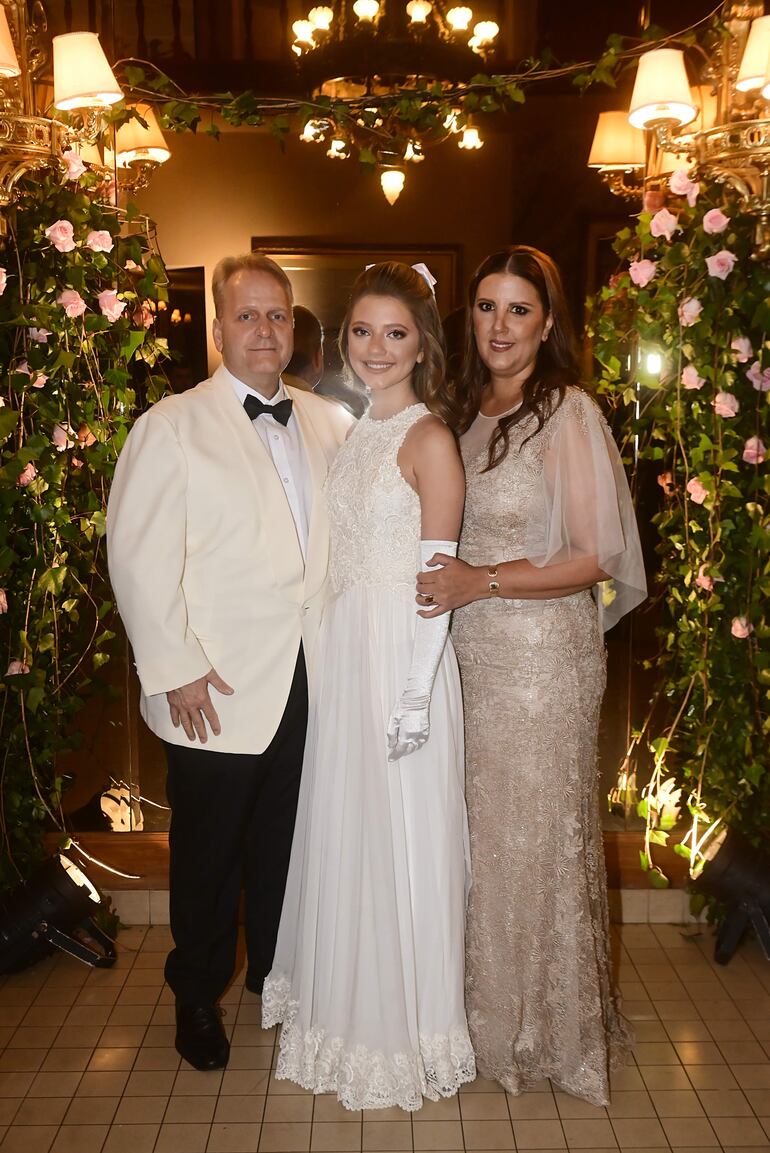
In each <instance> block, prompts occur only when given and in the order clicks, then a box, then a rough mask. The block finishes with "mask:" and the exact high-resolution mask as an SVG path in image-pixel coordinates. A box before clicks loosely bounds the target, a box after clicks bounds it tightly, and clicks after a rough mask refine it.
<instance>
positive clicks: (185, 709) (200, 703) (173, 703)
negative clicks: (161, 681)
mask: <svg viewBox="0 0 770 1153" xmlns="http://www.w3.org/2000/svg"><path fill="white" fill-rule="evenodd" d="M209 685H211V686H212V688H215V689H216V690H217V692H218V693H222V694H223V695H224V696H226V697H230V696H232V694H233V693H234V692H235V689H231V688H230V686H229V685H228V684H225V682H224V681H223V680H222V678H221V677H220V675H219V673H217V672H216V671H215V670H214V669H209V671H208V672H207V673H206V675H205V676H203V677H199V678H198V680H197V681H191V682H190V684H189V685H182V687H181V688H180V689H172V690H171V692H169V693H166V700H167V701H168V707H169V709H170V710H171V723H172V725H173V726H174V728H175V729H178V728H179V726H180V725H181V726H182V728H183V729H184V731H185V733H186V734H187V739H188V740H190V741H194V740H195V737H196V736H197V737H198V740H199V741H200V743H201V744H202V745H205V743H206V741H207V740H208V733H207V732H206V721H208V723H209V725H210V727H211V731H212V733H213V734H214V736H215V737H218V736H219V734H220V733H221V731H222V728H221V725H220V724H219V717H218V716H217V710H216V709H215V708H214V706H213V704H212V703H211V698H210V696H209Z"/></svg>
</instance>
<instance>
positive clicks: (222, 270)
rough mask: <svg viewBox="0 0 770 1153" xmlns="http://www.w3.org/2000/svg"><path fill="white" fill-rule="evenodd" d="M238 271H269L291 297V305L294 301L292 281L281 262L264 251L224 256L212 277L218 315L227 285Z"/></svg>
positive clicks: (220, 311)
mask: <svg viewBox="0 0 770 1153" xmlns="http://www.w3.org/2000/svg"><path fill="white" fill-rule="evenodd" d="M236 272H265V273H267V275H268V276H272V277H273V279H274V280H277V281H278V283H279V284H280V285H281V287H282V288H283V289H284V291H285V292H286V295H287V297H288V298H289V305H290V306H291V305H292V304H293V303H294V293H293V291H292V287H291V281H290V280H289V278H288V276H287V275H286V273H285V272H284V271H283V269H282V268H281V266H280V264H276V262H275V261H274V260H271V259H270V257H269V256H265V254H264V253H263V252H246V253H244V254H243V256H224V257H223V258H222V259H221V260H220V261H219V263H218V264H217V266H216V268H215V269H214V275H213V276H212V278H211V292H212V294H213V297H214V309H215V312H216V315H217V316H218V317H219V316H221V315H222V306H223V305H224V293H225V285H226V284H227V282H228V280H229V279H230V278H231V277H232V276H235V274H236Z"/></svg>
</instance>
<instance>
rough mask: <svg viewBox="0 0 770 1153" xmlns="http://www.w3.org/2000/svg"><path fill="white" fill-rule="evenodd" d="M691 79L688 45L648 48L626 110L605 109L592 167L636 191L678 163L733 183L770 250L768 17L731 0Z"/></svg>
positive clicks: (765, 254)
mask: <svg viewBox="0 0 770 1153" xmlns="http://www.w3.org/2000/svg"><path fill="white" fill-rule="evenodd" d="M720 24H721V26H722V27H721V31H720V29H719V28H716V29H715V30H714V33H713V37H712V43H711V44H710V45H707V46H706V49H707V50H706V63H705V66H704V67H703V69H702V74H701V75H700V76H699V77H698V80H699V83H698V84H697V85H695V86H691V85H690V83H689V80H688V75H687V70H686V66H685V58H684V53H683V52H682V51H680V50H678V49H674V48H657V49H651V50H649V51H647V52H645V53H644V54H643V55H642V56H641V58H640V60H639V65H638V69H637V73H636V81H635V84H634V90H633V95H632V97H631V104H630V108H629V110H628V112H627V113H623V112H611V113H602V115H601V116H600V117H599V123H598V124H597V128H596V133H595V135H594V141H593V145H592V148H591V155H590V157H589V160H588V164H589V167H592V168H597V169H598V170H599V171H600V172H601V174H602V177H603V178H604V180H605V181H606V182H607V183H608V185H609V187H610V189H611V191H613V192H615V193H616V194H618V195H621V196H626V197H629V198H630V197H639V196H641V194H642V192H643V191H644V190H645V189H646V188H649V187H650V186H653V187H654V186H655V182H660V181H661V180H662V179H663V178H665V177H666V176H668V175H670V173H671V172H673V171H674V170H675V169H676V168H685V167H688V166H690V167H691V169H692V175H693V176H694V177H695V178H698V177H702V178H705V179H709V180H716V181H720V182H723V183H727V184H729V185H731V186H732V187H733V188H735V189H736V190H737V191H738V193H739V194H740V196H741V198H742V199H743V202H744V208H745V210H746V212H747V213H748V214H750V215H752V216H753V217H754V219H755V221H756V231H755V241H754V256H755V259H757V260H767V259H770V16H765V15H764V5H763V4H762V3H758V2H754V0H748V2H741V0H728V2H727V3H725V4H724V5H723V8H722V12H721V14H720Z"/></svg>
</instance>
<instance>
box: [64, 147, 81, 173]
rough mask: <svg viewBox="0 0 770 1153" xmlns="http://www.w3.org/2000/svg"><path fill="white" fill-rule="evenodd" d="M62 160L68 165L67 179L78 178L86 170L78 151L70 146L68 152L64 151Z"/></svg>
mask: <svg viewBox="0 0 770 1153" xmlns="http://www.w3.org/2000/svg"><path fill="white" fill-rule="evenodd" d="M62 160H63V161H64V163H65V164H66V166H67V175H66V177H65V179H67V180H78V179H79V178H80V177H81V176H82V175H83V173H84V172H85V170H86V166H85V164H84V163H83V161H82V160H81V159H80V157H79V156H78V154H77V152H73V151H72V149H71V148H70V149H69V150H68V151H67V152H63V153H62Z"/></svg>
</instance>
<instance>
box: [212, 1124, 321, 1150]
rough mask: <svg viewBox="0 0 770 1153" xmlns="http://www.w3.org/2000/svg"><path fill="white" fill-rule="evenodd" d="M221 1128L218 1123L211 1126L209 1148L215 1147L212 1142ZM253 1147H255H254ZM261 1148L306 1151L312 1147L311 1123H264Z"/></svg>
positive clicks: (248, 1127)
mask: <svg viewBox="0 0 770 1153" xmlns="http://www.w3.org/2000/svg"><path fill="white" fill-rule="evenodd" d="M217 1128H219V1126H218V1125H217V1124H214V1125H212V1126H211V1139H210V1142H209V1148H210V1149H213V1148H214V1146H213V1145H212V1142H213V1140H214V1134H215V1131H216V1130H217ZM231 1128H242V1129H253V1130H256V1129H258V1128H259V1126H257V1125H244V1126H231ZM252 1148H253V1147H252ZM259 1148H260V1150H261V1153H304V1151H305V1150H307V1149H309V1148H310V1123H309V1122H308V1123H307V1124H305V1123H303V1122H299V1121H285V1122H280V1121H279V1122H271V1123H269V1124H268V1123H267V1122H266V1123H265V1124H263V1125H262V1133H261V1136H260V1138H259Z"/></svg>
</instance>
